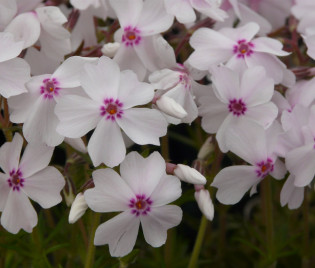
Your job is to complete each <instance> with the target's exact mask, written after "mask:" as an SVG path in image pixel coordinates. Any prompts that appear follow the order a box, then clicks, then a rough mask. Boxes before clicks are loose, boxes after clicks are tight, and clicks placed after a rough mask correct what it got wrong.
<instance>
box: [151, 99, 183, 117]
mask: <svg viewBox="0 0 315 268" xmlns="http://www.w3.org/2000/svg"><path fill="white" fill-rule="evenodd" d="M156 105H157V107H158V108H159V109H160V110H161V111H162V112H163V113H166V114H167V115H169V116H173V117H175V118H178V119H183V118H184V117H186V116H187V112H186V111H185V110H184V108H183V107H182V106H181V105H180V104H178V103H177V102H176V101H174V100H173V99H172V98H170V97H167V96H165V95H162V96H161V97H160V98H159V99H158V100H157V101H156Z"/></svg>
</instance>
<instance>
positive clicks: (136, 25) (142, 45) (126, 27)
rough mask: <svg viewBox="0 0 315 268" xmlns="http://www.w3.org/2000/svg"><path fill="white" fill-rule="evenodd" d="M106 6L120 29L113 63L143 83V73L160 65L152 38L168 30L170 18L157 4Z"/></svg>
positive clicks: (136, 0) (123, 1) (139, 1)
mask: <svg viewBox="0 0 315 268" xmlns="http://www.w3.org/2000/svg"><path fill="white" fill-rule="evenodd" d="M110 4H111V6H112V7H113V9H114V11H115V12H116V15H117V18H118V20H119V23H120V26H121V28H120V29H119V30H118V31H117V32H116V33H115V41H116V42H120V43H121V44H122V45H121V46H120V48H119V49H118V51H117V53H116V55H115V57H114V60H115V61H116V62H117V63H118V64H119V66H120V68H121V69H122V70H127V69H130V70H133V71H134V72H135V73H137V75H138V78H139V80H143V78H144V77H145V74H146V71H147V69H149V70H150V71H154V70H155V69H156V67H155V66H156V64H157V62H159V61H160V60H159V57H160V56H159V55H158V53H157V51H156V47H155V46H156V38H155V37H156V36H157V35H159V34H160V33H161V32H164V31H166V30H167V29H168V28H169V27H171V25H172V22H173V16H172V15H169V14H167V13H166V11H165V9H164V3H163V1H160V0H146V1H143V0H110Z"/></svg>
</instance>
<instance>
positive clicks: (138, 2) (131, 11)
mask: <svg viewBox="0 0 315 268" xmlns="http://www.w3.org/2000/svg"><path fill="white" fill-rule="evenodd" d="M109 3H110V5H111V6H112V8H113V9H114V11H115V13H116V15H117V18H118V20H119V23H120V25H121V27H122V28H124V27H126V26H136V24H137V23H138V20H139V17H140V14H141V12H142V10H143V1H142V0H110V1H109Z"/></svg>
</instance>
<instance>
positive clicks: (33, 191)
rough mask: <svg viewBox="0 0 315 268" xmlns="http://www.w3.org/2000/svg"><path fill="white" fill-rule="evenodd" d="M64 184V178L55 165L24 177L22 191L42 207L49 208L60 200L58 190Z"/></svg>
mask: <svg viewBox="0 0 315 268" xmlns="http://www.w3.org/2000/svg"><path fill="white" fill-rule="evenodd" d="M64 186H65V180H64V178H63V176H62V175H61V173H60V171H59V170H58V169H56V168H55V167H46V168H44V169H43V170H41V171H39V172H37V173H35V174H34V175H32V176H30V177H28V178H26V179H25V182H24V187H23V188H22V191H23V192H24V193H25V194H26V195H27V196H28V197H29V198H31V199H32V200H34V201H35V202H36V203H38V204H40V205H41V206H42V207H43V208H50V207H52V206H55V205H57V204H59V203H60V202H61V201H62V197H61V195H60V191H61V190H62V189H63V187H64Z"/></svg>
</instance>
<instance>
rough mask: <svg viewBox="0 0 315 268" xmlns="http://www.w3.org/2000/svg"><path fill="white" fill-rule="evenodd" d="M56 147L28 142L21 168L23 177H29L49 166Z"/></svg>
mask: <svg viewBox="0 0 315 268" xmlns="http://www.w3.org/2000/svg"><path fill="white" fill-rule="evenodd" d="M54 149H55V148H54V147H49V146H46V145H33V144H28V145H27V146H26V148H25V150H24V153H23V157H22V159H21V162H20V165H19V168H20V169H21V172H22V173H23V177H24V178H27V177H29V176H31V175H33V174H35V173H36V172H38V171H40V170H42V169H44V168H45V167H47V166H48V164H49V162H50V160H51V157H52V155H53V152H54Z"/></svg>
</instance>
